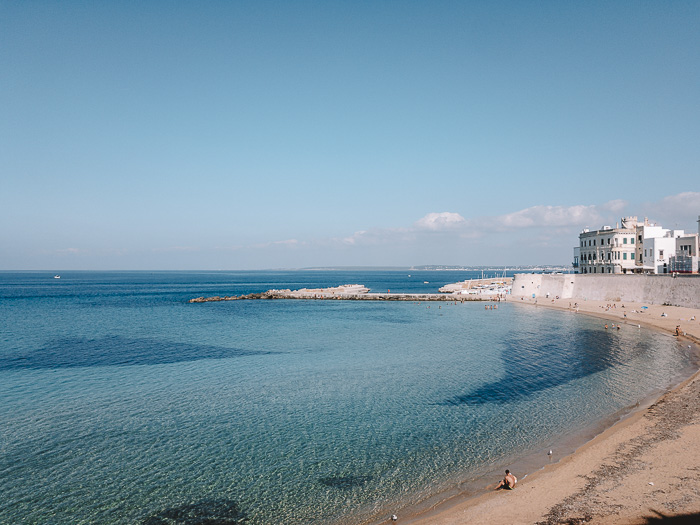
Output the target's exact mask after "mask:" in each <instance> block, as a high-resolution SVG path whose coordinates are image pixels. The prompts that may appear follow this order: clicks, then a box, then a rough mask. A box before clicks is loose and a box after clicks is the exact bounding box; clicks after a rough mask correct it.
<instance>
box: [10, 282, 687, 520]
mask: <svg viewBox="0 0 700 525" xmlns="http://www.w3.org/2000/svg"><path fill="white" fill-rule="evenodd" d="M410 273H411V277H410V278H409V277H408V276H407V274H406V272H354V273H353V272H229V273H224V272H222V273H89V272H84V273H79V272H75V273H62V278H61V279H60V280H54V279H53V278H52V275H48V274H43V273H38V272H37V273H0V422H1V425H0V493H1V494H3V497H2V498H1V499H0V522H1V523H15V522H23V523H108V524H109V523H144V524H157V523H202V522H203V520H205V519H207V518H209V519H214V518H218V519H219V520H221V521H220V522H221V523H242V522H245V523H247V524H271V523H289V524H296V523H300V524H301V523H304V524H328V523H331V524H333V523H345V524H353V523H358V524H359V523H368V522H372V521H373V520H377V519H382V518H385V517H386V516H387V515H390V514H391V513H392V512H394V511H395V510H396V509H397V508H399V509H400V508H404V507H406V506H415V505H418V504H420V502H421V501H424V500H425V499H427V498H430V497H432V496H434V495H435V494H437V493H444V492H449V491H451V490H454V489H455V487H457V486H458V485H460V484H461V483H464V482H468V481H469V480H473V479H476V478H479V477H480V476H482V475H484V474H485V473H487V472H490V471H492V470H493V469H496V468H498V469H500V468H502V467H503V466H504V465H509V464H510V463H511V462H513V461H515V460H516V459H517V458H519V457H521V456H523V455H524V454H527V453H531V452H532V451H536V450H540V449H541V450H545V449H549V448H552V447H555V448H556V446H557V444H558V443H559V442H561V441H562V440H563V439H564V437H565V436H570V434H571V433H572V432H574V433H575V432H577V431H580V432H584V431H585V430H586V429H589V428H590V427H591V426H593V425H595V424H596V422H598V421H601V420H605V419H607V418H610V417H611V416H613V415H614V414H618V413H619V412H620V411H621V410H624V409H627V408H628V407H630V406H633V405H634V404H635V403H637V402H638V401H639V400H641V399H644V398H646V397H647V396H648V395H649V394H650V393H651V392H655V391H658V390H659V389H663V388H665V387H667V386H668V385H670V384H672V383H674V382H676V381H678V380H679V378H680V377H681V376H682V375H683V374H687V373H688V370H689V369H690V367H692V366H694V365H695V363H694V361H693V357H692V356H691V355H690V354H689V352H690V350H688V349H686V348H685V347H684V346H683V345H680V344H677V342H676V341H675V339H674V338H672V337H668V336H665V335H662V334H657V333H654V332H651V331H647V330H644V329H638V328H636V327H632V326H631V325H630V326H627V325H626V326H625V327H624V328H623V329H622V330H620V331H611V330H608V331H605V330H603V329H601V328H602V327H601V325H602V322H601V321H600V320H598V319H593V318H589V317H585V316H583V315H576V314H572V313H569V312H559V311H549V310H545V309H537V308H527V307H523V306H519V305H514V304H509V303H501V304H500V305H499V308H498V309H497V310H489V311H487V310H484V307H483V304H481V303H473V304H470V303H468V304H459V305H454V304H449V305H448V304H436V303H432V304H430V305H428V304H426V303H423V304H416V303H397V302H376V301H369V302H350V301H339V302H333V301H318V302H314V301H293V300H290V301H282V300H280V301H234V302H221V303H203V304H188V303H187V299H189V298H191V297H197V296H200V295H230V294H241V293H250V292H257V291H263V290H266V289H268V288H299V287H304V286H307V287H315V286H332V285H338V284H346V283H360V284H366V285H367V286H369V287H370V288H371V289H372V290H373V291H385V289H392V291H396V292H401V291H406V292H417V291H436V290H437V288H439V286H441V285H443V284H446V283H448V282H455V281H458V280H462V279H464V278H466V277H468V276H469V275H468V274H465V273H464V272H410ZM423 281H430V282H429V283H428V284H425V283H424V282H423ZM428 306H430V307H429V308H428Z"/></svg>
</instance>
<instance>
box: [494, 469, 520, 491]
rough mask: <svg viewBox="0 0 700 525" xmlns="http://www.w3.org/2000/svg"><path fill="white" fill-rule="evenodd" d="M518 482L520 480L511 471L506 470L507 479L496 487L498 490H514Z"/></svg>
mask: <svg viewBox="0 0 700 525" xmlns="http://www.w3.org/2000/svg"><path fill="white" fill-rule="evenodd" d="M517 482H518V479H517V478H516V477H515V476H513V474H511V473H510V470H507V469H506V477H505V478H503V479H502V480H501V482H500V483H499V484H498V487H496V490H499V489H505V490H513V489H514V488H515V484H516V483H517Z"/></svg>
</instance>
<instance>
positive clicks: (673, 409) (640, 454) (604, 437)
mask: <svg viewBox="0 0 700 525" xmlns="http://www.w3.org/2000/svg"><path fill="white" fill-rule="evenodd" d="M511 302H513V303H516V302H517V303H518V304H522V305H530V307H533V306H535V307H548V308H558V309H563V310H568V311H570V312H571V315H577V312H576V310H575V308H574V303H576V302H577V301H574V300H570V299H556V300H551V299H543V298H540V299H538V300H537V301H535V300H534V299H530V298H526V299H524V300H517V299H515V298H513V300H512V301H511ZM609 304H610V305H612V304H614V305H615V308H607V305H609ZM623 304H624V306H625V308H622V305H623ZM642 306H648V309H642V308H641V307H642ZM524 307H525V306H524ZM578 312H579V313H585V314H588V315H594V316H596V317H600V318H601V329H604V325H605V324H606V322H607V324H608V325H612V324H613V323H614V324H615V325H617V324H621V330H630V329H632V328H637V325H644V326H646V327H651V328H654V329H657V330H660V331H662V332H665V333H668V334H675V328H676V326H677V325H680V326H681V331H682V332H685V333H686V335H685V336H682V337H681V339H682V341H683V343H685V344H692V343H696V344H698V343H700V310H699V309H689V308H680V307H674V306H659V305H650V304H642V303H630V302H624V301H623V302H617V303H610V302H605V301H578ZM625 312H626V313H627V318H625V317H624V313H625ZM641 312H643V313H641ZM663 313H665V314H666V317H663V316H662V314H663ZM693 316H695V320H692V321H691V320H690V319H691V318H692V317H693ZM609 329H612V328H609ZM514 474H515V475H516V476H518V477H521V478H522V473H518V472H514ZM497 482H498V479H494V480H493V486H495V485H496V484H497ZM399 518H400V519H399V521H398V523H410V524H411V525H458V524H459V525H462V524H485V525H486V524H494V523H499V524H548V525H549V524H558V523H567V524H579V523H592V524H600V525H602V524H606V525H608V524H612V525H623V524H624V525H640V524H652V523H660V524H662V523H666V524H667V525H671V524H673V525H678V524H681V523H683V524H685V523H693V524H698V523H700V372H698V373H696V374H695V375H694V376H693V377H691V378H690V379H688V380H687V381H685V382H684V383H683V384H681V385H680V386H679V387H677V388H676V389H674V390H673V391H671V392H668V393H666V394H665V395H664V396H662V397H661V399H659V400H658V401H657V402H655V403H654V404H652V405H651V406H649V407H647V408H645V409H643V410H640V411H637V412H635V413H634V414H632V415H630V416H629V417H627V418H625V419H623V420H622V421H620V422H618V423H617V424H615V425H613V426H612V427H611V428H609V429H607V430H606V431H605V432H603V433H602V434H600V435H598V436H597V437H595V438H594V439H593V440H591V441H590V442H588V443H587V444H585V445H584V446H582V447H580V448H579V449H578V450H576V452H575V453H574V454H571V455H570V456H567V457H565V458H563V459H562V460H561V461H559V462H558V463H554V464H551V465H548V466H546V467H545V468H544V469H542V470H539V471H537V472H534V473H532V474H530V475H528V476H527V478H526V479H521V481H520V482H519V483H518V485H517V487H516V489H515V490H513V491H492V492H489V493H487V494H484V495H482V496H479V497H475V498H470V499H464V498H461V499H460V498H455V499H453V500H452V501H450V502H447V503H445V504H443V505H441V506H440V507H438V508H437V509H433V510H432V511H429V512H427V513H425V514H423V515H421V516H418V517H414V518H412V519H401V516H399ZM405 518H406V517H405Z"/></svg>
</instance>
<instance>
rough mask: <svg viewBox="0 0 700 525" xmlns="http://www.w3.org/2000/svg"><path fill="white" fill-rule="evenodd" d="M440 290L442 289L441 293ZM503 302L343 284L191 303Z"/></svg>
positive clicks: (488, 296)
mask: <svg viewBox="0 0 700 525" xmlns="http://www.w3.org/2000/svg"><path fill="white" fill-rule="evenodd" d="M441 290H442V289H441ZM499 296H500V297H502V298H505V294H504V293H498V292H496V291H494V292H493V293H491V294H489V293H479V294H465V293H462V292H461V288H460V289H459V291H455V292H452V293H391V292H390V291H387V293H369V289H368V288H366V287H365V286H363V285H361V284H345V285H342V286H336V287H332V288H302V289H300V290H289V289H287V290H268V291H266V292H260V293H251V294H247V295H227V296H223V297H222V296H214V297H197V298H195V299H190V300H189V302H190V303H211V302H217V301H241V300H250V299H316V300H331V301H494V300H498V297H499Z"/></svg>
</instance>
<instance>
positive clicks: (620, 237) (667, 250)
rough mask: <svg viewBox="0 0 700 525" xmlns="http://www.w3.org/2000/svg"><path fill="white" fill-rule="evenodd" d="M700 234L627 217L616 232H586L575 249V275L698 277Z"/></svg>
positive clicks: (603, 229)
mask: <svg viewBox="0 0 700 525" xmlns="http://www.w3.org/2000/svg"><path fill="white" fill-rule="evenodd" d="M699 239H700V217H698V233H692V234H686V233H685V232H684V231H683V230H668V229H665V228H662V227H661V226H659V225H657V224H655V223H653V222H649V219H647V218H646V217H645V218H644V222H640V221H638V220H637V217H624V218H622V219H621V225H620V224H618V225H616V227H615V228H612V227H610V226H603V227H602V228H601V229H600V230H593V231H591V230H588V229H585V230H583V231H582V232H581V234H580V235H579V246H577V247H575V248H574V264H573V266H574V271H575V272H576V273H654V274H662V273H671V272H678V273H697V272H700V241H699Z"/></svg>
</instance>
